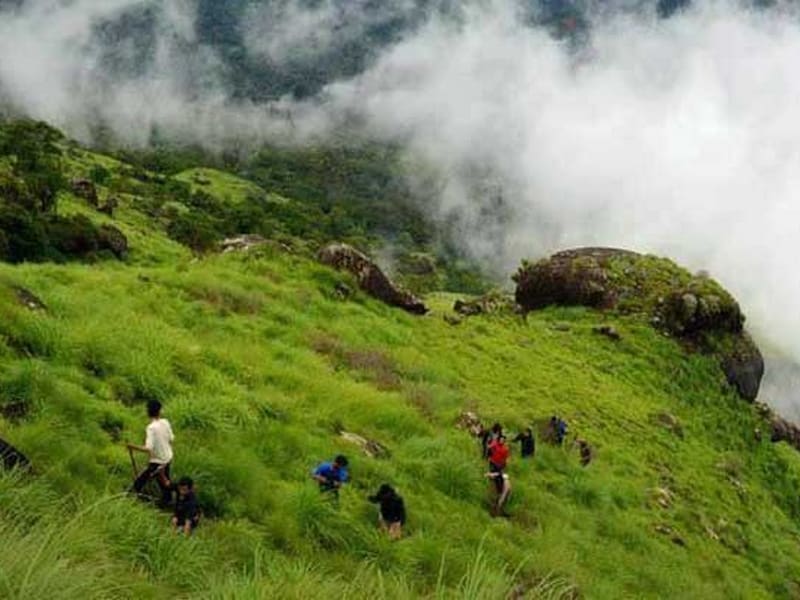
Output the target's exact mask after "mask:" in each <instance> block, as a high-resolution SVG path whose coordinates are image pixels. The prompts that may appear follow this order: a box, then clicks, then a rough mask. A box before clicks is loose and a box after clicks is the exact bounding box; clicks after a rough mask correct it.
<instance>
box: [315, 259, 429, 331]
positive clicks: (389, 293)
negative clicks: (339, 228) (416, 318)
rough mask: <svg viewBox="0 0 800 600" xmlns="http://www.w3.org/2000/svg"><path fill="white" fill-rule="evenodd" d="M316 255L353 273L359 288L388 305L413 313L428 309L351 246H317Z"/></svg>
mask: <svg viewBox="0 0 800 600" xmlns="http://www.w3.org/2000/svg"><path fill="white" fill-rule="evenodd" d="M318 258H319V260H320V262H322V263H323V264H326V265H328V266H331V267H333V268H335V269H338V270H340V271H347V272H349V273H352V274H353V276H354V277H355V278H356V281H357V282H358V285H359V287H360V288H361V289H362V290H364V291H365V292H366V293H368V294H369V295H370V296H373V297H375V298H377V299H379V300H381V301H383V302H385V303H386V304H388V305H390V306H396V307H398V308H402V309H403V310H405V311H407V312H410V313H413V314H415V315H424V314H425V313H427V312H428V308H427V307H426V306H425V304H424V303H423V302H422V300H420V299H419V298H417V297H416V296H414V295H413V294H411V293H410V292H407V291H406V290H403V289H401V288H399V287H398V286H396V285H395V284H394V283H392V281H391V280H390V279H389V278H388V277H387V276H386V275H385V274H384V273H383V271H381V270H380V268H379V267H378V266H377V265H376V264H375V263H374V262H372V261H371V260H370V259H369V258H368V257H367V256H366V255H365V254H363V253H361V252H359V251H358V250H356V249H355V248H353V247H352V246H348V245H347V244H330V245H329V246H326V247H325V248H323V249H322V250H320V252H319V255H318Z"/></svg>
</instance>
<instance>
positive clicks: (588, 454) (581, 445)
mask: <svg viewBox="0 0 800 600" xmlns="http://www.w3.org/2000/svg"><path fill="white" fill-rule="evenodd" d="M576 443H577V444H578V450H580V453H581V465H582V466H584V467H585V466H586V465H588V464H589V463H590V462H592V447H591V446H590V445H589V442H587V441H586V440H577V442H576Z"/></svg>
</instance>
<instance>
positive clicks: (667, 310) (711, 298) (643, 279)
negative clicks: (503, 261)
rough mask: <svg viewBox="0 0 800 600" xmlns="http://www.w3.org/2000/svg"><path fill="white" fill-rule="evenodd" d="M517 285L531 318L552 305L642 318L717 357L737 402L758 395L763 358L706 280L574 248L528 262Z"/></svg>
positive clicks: (668, 265)
mask: <svg viewBox="0 0 800 600" xmlns="http://www.w3.org/2000/svg"><path fill="white" fill-rule="evenodd" d="M513 279H514V281H515V282H516V284H517V289H516V293H515V298H516V301H517V303H518V304H519V305H520V307H521V308H522V309H523V310H524V311H526V312H527V311H532V310H538V309H542V308H545V307H547V306H553V305H555V306H587V307H589V308H595V309H603V310H613V311H616V312H618V313H620V314H629V315H640V316H642V317H643V318H646V319H647V320H648V321H649V322H650V323H651V324H652V325H653V326H654V327H656V328H657V329H659V330H661V331H663V332H664V333H666V334H669V335H671V336H673V337H675V338H677V339H679V340H681V341H683V342H686V343H687V346H688V347H690V348H694V349H699V350H702V351H705V352H711V353H714V354H717V355H718V356H719V357H720V363H721V366H722V369H723V371H724V372H725V375H726V377H727V379H728V382H729V383H730V384H731V385H732V386H733V387H735V388H736V390H737V392H738V393H739V395H741V396H742V397H743V398H745V399H747V400H750V401H752V400H754V399H755V398H756V396H757V395H758V388H759V385H760V383H761V378H762V376H763V374H764V361H763V358H762V356H761V353H760V351H759V349H758V347H757V346H756V344H755V343H754V342H753V340H752V339H751V338H750V337H749V336H748V335H746V334H745V333H744V322H745V317H744V314H743V313H742V311H741V308H740V307H739V304H738V303H737V302H736V300H735V299H734V298H733V296H731V294H729V293H728V292H727V291H726V290H725V289H724V288H723V287H722V286H721V285H720V284H719V283H717V282H716V281H714V280H713V279H711V278H710V277H708V276H706V275H703V274H699V275H693V274H691V273H690V272H688V271H687V270H686V269H683V268H682V267H680V266H678V265H677V264H675V263H674V262H672V261H671V260H668V259H666V258H660V257H657V256H651V255H644V254H637V253H636V252H631V251H629V250H620V249H617V248H577V249H572V250H565V251H563V252H558V253H557V254H554V255H553V256H551V257H550V258H546V259H543V260H540V261H538V262H536V263H527V262H524V263H523V264H522V267H520V269H519V271H518V272H517V273H516V275H514V277H513Z"/></svg>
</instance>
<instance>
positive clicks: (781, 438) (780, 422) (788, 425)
mask: <svg viewBox="0 0 800 600" xmlns="http://www.w3.org/2000/svg"><path fill="white" fill-rule="evenodd" d="M756 408H757V409H758V411H759V413H761V416H762V417H763V418H764V419H765V420H766V421H767V423H769V427H770V432H769V433H770V436H769V439H770V441H772V442H775V443H777V442H786V443H787V444H789V445H790V446H793V447H794V448H795V449H797V450H798V451H800V425H797V424H796V423H792V422H790V421H787V420H786V419H784V418H783V417H781V416H779V415H777V414H776V413H775V411H773V410H772V409H771V408H770V407H769V406H767V405H766V404H761V403H756ZM760 437H761V432H760V431H758V432H757V433H756V439H760Z"/></svg>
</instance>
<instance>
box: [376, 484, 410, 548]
mask: <svg viewBox="0 0 800 600" xmlns="http://www.w3.org/2000/svg"><path fill="white" fill-rule="evenodd" d="M368 500H369V501H370V502H372V503H373V504H380V516H379V520H380V527H381V529H383V530H384V531H386V532H388V533H389V538H391V539H393V540H399V539H400V538H401V537H402V535H403V525H405V523H406V506H405V503H404V502H403V498H402V497H401V496H399V495H398V494H397V492H396V491H395V489H394V488H393V487H392V486H390V485H389V484H388V483H384V484H383V485H381V487H380V488H379V489H378V493H377V494H375V495H374V496H370V497H369V498H368Z"/></svg>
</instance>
